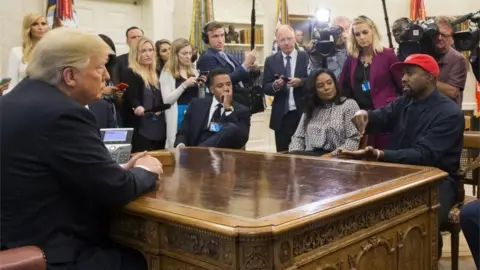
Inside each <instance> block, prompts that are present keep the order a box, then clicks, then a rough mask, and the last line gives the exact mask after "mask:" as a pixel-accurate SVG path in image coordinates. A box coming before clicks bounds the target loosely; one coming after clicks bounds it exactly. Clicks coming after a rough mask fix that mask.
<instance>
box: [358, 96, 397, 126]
mask: <svg viewBox="0 0 480 270" xmlns="http://www.w3.org/2000/svg"><path fill="white" fill-rule="evenodd" d="M404 102H405V99H404V98H402V97H400V98H397V99H396V100H394V101H393V102H391V103H390V104H388V105H387V106H384V107H381V108H378V109H376V110H373V111H369V112H368V123H367V128H366V133H367V134H371V133H382V132H383V133H388V132H392V131H393V128H394V127H395V125H396V124H397V119H398V116H399V115H400V109H401V107H402V106H401V104H402V103H404Z"/></svg>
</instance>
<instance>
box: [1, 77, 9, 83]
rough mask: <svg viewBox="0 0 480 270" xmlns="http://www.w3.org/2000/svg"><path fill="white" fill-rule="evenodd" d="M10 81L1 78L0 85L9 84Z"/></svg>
mask: <svg viewBox="0 0 480 270" xmlns="http://www.w3.org/2000/svg"><path fill="white" fill-rule="evenodd" d="M11 80H12V78H10V77H3V78H2V80H1V81H0V85H4V84H7V83H9V82H10V81H11Z"/></svg>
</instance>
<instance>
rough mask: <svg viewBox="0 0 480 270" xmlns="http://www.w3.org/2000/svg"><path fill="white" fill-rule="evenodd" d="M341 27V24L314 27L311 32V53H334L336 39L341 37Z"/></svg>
mask: <svg viewBox="0 0 480 270" xmlns="http://www.w3.org/2000/svg"><path fill="white" fill-rule="evenodd" d="M342 33H343V28H342V27H341V26H336V25H334V26H331V27H325V28H321V29H317V28H315V29H314V30H313V33H312V41H313V42H312V43H313V46H312V48H311V50H310V53H311V54H314V55H315V54H317V55H318V54H319V55H321V56H323V57H328V56H330V55H332V54H334V53H335V47H336V44H337V43H336V41H337V40H338V39H339V38H341V35H342Z"/></svg>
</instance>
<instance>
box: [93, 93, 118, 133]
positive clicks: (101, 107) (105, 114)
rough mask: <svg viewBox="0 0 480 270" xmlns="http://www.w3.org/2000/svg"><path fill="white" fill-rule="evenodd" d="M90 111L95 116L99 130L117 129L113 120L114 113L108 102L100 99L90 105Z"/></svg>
mask: <svg viewBox="0 0 480 270" xmlns="http://www.w3.org/2000/svg"><path fill="white" fill-rule="evenodd" d="M88 109H90V111H91V112H92V113H93V115H95V118H96V119H97V125H98V127H99V128H116V127H117V124H116V123H115V119H114V118H113V112H112V110H111V109H110V104H109V103H108V101H106V100H103V99H100V100H96V101H94V102H92V103H91V104H89V105H88Z"/></svg>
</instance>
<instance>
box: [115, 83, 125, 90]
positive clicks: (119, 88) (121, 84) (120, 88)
mask: <svg viewBox="0 0 480 270" xmlns="http://www.w3.org/2000/svg"><path fill="white" fill-rule="evenodd" d="M115 88H117V89H118V90H119V91H125V90H126V89H127V88H128V84H126V83H118V84H117V85H115Z"/></svg>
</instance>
